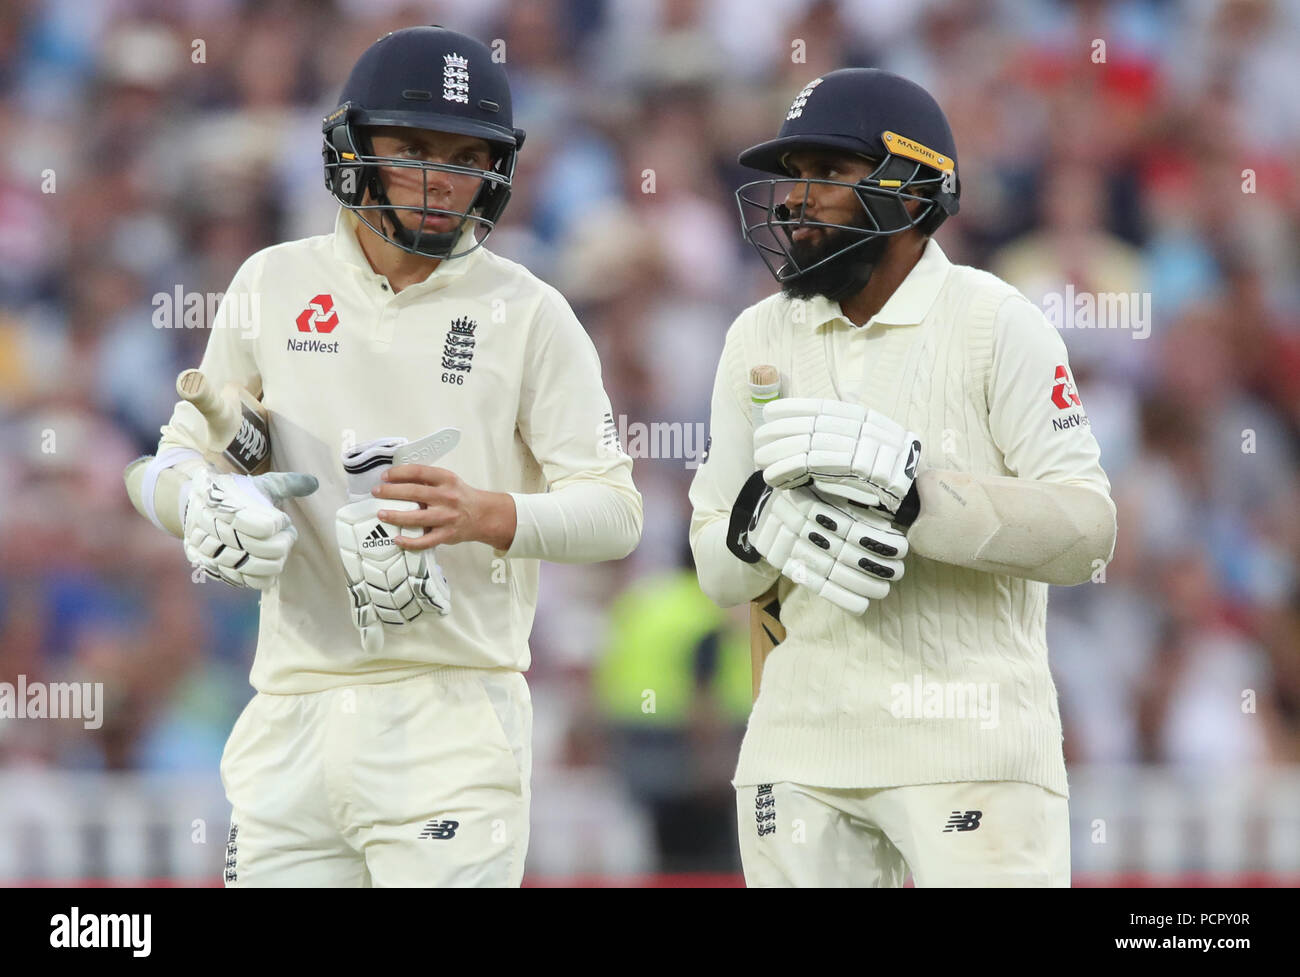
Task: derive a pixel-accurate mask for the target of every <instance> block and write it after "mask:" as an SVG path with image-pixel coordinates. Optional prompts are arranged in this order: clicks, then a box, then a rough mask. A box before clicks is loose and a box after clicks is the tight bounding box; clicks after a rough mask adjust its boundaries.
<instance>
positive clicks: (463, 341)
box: [442, 316, 478, 386]
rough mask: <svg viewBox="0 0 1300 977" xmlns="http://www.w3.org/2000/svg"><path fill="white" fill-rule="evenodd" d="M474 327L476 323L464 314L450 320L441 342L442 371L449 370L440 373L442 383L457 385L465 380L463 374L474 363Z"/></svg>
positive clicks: (476, 327) (475, 327) (467, 371)
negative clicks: (445, 336) (449, 325)
mask: <svg viewBox="0 0 1300 977" xmlns="http://www.w3.org/2000/svg"><path fill="white" fill-rule="evenodd" d="M476 329H478V323H477V322H475V321H474V320H472V319H470V318H467V317H466V316H461V317H460V318H458V319H454V320H452V323H451V328H450V329H448V330H447V338H446V339H445V340H443V344H442V368H443V370H444V371H451V372H444V373H443V374H442V382H443V383H453V384H456V385H458V386H459V385H461V384H463V383H464V382H465V374H467V373H469V371H470V368H471V367H473V365H474V343H475V339H474V331H475V330H476Z"/></svg>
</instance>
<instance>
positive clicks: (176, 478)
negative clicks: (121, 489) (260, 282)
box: [125, 256, 262, 538]
mask: <svg viewBox="0 0 1300 977" xmlns="http://www.w3.org/2000/svg"><path fill="white" fill-rule="evenodd" d="M255 259H256V256H254V257H253V258H250V259H249V260H248V261H246V262H244V264H243V265H242V266H241V267H240V269H239V271H238V272H236V274H235V277H234V280H233V281H232V282H231V284H230V288H229V289H228V290H227V292H226V295H225V297H224V298H223V299H222V302H221V305H220V306H219V307H218V309H217V313H216V317H215V319H214V320H213V324H212V329H211V330H210V332H209V335H208V345H207V349H206V350H205V352H204V354H203V362H202V364H201V365H200V369H202V370H203V372H204V374H205V375H206V376H207V378H208V379H209V381H211V382H212V383H213V385H214V386H215V387H216V388H217V389H220V388H221V387H223V386H224V385H225V384H226V383H228V382H231V381H234V382H236V383H238V384H240V385H241V386H244V387H246V388H248V389H249V390H250V391H252V392H253V393H254V394H255V395H256V394H259V393H260V392H261V389H262V378H261V376H260V374H259V373H258V370H257V364H256V361H255V358H254V355H253V339H255V338H256V336H257V335H258V332H259V330H258V326H259V323H256V322H253V323H244V322H236V321H234V320H233V319H232V316H234V315H236V314H237V311H238V310H239V309H241V308H243V309H248V308H251V309H257V305H256V303H251V302H247V301H246V300H245V301H243V302H241V301H240V300H239V296H240V295H241V294H245V295H246V294H247V293H249V292H250V291H251V290H252V288H253V270H252V266H253V263H254V261H255ZM232 296H234V297H235V298H234V300H233V301H232ZM240 327H242V328H240ZM161 434H162V438H161V440H160V441H159V444H158V452H157V454H156V455H155V456H153V457H150V456H148V455H146V456H145V457H143V458H139V459H137V460H136V461H134V462H132V463H131V464H130V465H129V466H128V467H127V470H126V472H125V478H126V483H127V492H128V494H129V495H130V496H131V501H132V503H133V504H134V505H135V507H136V509H137V510H138V511H139V512H140V513H141V514H142V515H144V516H145V517H146V518H148V519H149V521H150V522H152V523H153V524H154V525H155V526H157V527H158V528H160V529H162V530H164V531H165V532H168V533H170V534H171V535H173V536H176V537H178V538H181V537H183V536H184V531H183V528H182V524H183V521H184V513H185V504H186V502H187V500H188V496H189V488H190V482H191V480H192V478H193V476H194V475H195V473H197V472H198V471H200V470H207V469H209V465H208V464H207V462H206V461H204V459H203V457H202V453H203V452H204V451H205V450H207V448H208V425H207V422H206V421H205V420H204V418H203V415H202V414H201V413H199V410H198V408H197V407H195V406H194V405H193V404H191V403H189V402H188V401H185V400H181V401H178V402H177V404H176V407H175V408H174V410H173V411H172V416H171V420H170V421H169V422H168V423H167V424H165V425H164V426H163V428H162V430H161Z"/></svg>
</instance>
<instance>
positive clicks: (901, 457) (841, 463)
mask: <svg viewBox="0 0 1300 977" xmlns="http://www.w3.org/2000/svg"><path fill="white" fill-rule="evenodd" d="M920 460H921V441H920V439H919V438H918V437H917V436H916V435H915V434H914V433H912V432H911V431H905V430H903V428H902V427H901V426H900V425H899V424H897V423H896V422H894V421H893V420H891V419H890V418H889V417H887V416H886V415H884V414H882V413H880V412H879V411H874V410H868V409H866V408H864V407H860V406H858V405H856V404H849V403H845V402H843V401H838V400H816V399H809V398H789V399H786V400H776V401H773V402H772V403H770V404H768V405H767V406H766V407H765V408H764V409H763V423H762V424H761V425H759V427H758V428H757V429H756V430H755V431H754V464H755V465H756V466H758V467H759V468H761V469H762V470H763V480H764V481H765V482H767V484H768V485H771V486H772V487H773V488H793V487H795V486H799V485H807V484H808V483H810V482H811V483H812V484H813V486H814V487H815V488H816V489H817V491H818V492H820V493H821V494H822V495H824V496H827V497H831V498H833V499H840V500H843V501H844V502H851V503H853V504H855V505H858V506H864V507H867V508H873V509H880V510H882V511H884V512H887V513H889V514H890V515H891V516H892V515H895V514H896V513H897V512H898V510H899V507H900V506H901V505H902V503H903V500H904V498H906V497H907V495H908V492H909V491H910V490H911V488H912V483H913V482H914V481H915V480H916V470H917V465H918V464H919V463H920Z"/></svg>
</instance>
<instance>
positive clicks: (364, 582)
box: [334, 428, 460, 655]
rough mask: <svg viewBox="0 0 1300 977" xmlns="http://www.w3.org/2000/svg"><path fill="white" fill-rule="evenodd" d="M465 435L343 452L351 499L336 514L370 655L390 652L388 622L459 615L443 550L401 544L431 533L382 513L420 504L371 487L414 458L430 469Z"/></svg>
mask: <svg viewBox="0 0 1300 977" xmlns="http://www.w3.org/2000/svg"><path fill="white" fill-rule="evenodd" d="M459 437H460V433H459V432H458V431H457V430H456V429H454V428H446V429H444V430H442V431H439V432H438V433H437V434H434V435H430V436H429V437H427V438H422V439H421V440H419V441H416V442H408V441H407V440H406V438H381V439H379V440H376V441H368V442H366V443H365V444H360V445H357V446H356V447H355V448H350V449H348V450H346V451H344V452H343V468H344V470H345V471H346V472H347V475H348V499H349V502H348V504H347V505H345V506H343V507H342V508H340V509H339V510H338V512H337V513H336V514H335V520H334V525H335V531H336V534H337V537H338V544H339V554H340V555H341V556H342V559H343V570H344V573H346V575H347V578H348V592H349V593H350V594H351V596H352V622H353V624H355V625H356V627H357V629H358V630H359V631H360V632H361V644H362V647H363V648H365V650H366V652H367V653H368V654H372V655H373V654H378V653H379V652H380V651H382V650H383V647H384V626H385V625H393V626H403V625H407V624H410V623H411V622H412V621H414V620H416V619H417V618H419V617H420V616H421V615H422V614H423V613H424V612H425V611H426V610H432V611H435V612H436V613H438V614H439V615H443V616H445V615H447V614H450V613H451V586H450V585H449V584H448V583H447V577H446V575H445V574H444V573H443V572H442V568H441V567H439V566H438V563H437V561H436V559H435V558H434V550H436V549H437V547H433V548H431V549H427V550H419V551H408V550H403V549H402V548H401V547H399V546H398V545H397V544H396V543H394V542H393V537H394V536H396V535H402V536H409V537H419V536H421V535H423V534H424V530H423V529H421V528H419V527H410V526H406V527H398V526H394V525H392V524H391V523H385V522H381V521H380V519H379V510H380V509H389V510H393V511H404V510H410V509H418V508H420V504H419V503H418V502H411V501H409V500H406V499H377V498H375V497H374V496H373V495H371V493H370V490H371V489H372V488H374V487H375V486H376V485H378V484H380V480H381V475H382V473H383V471H384V470H385V469H387V468H389V467H391V466H392V465H394V464H398V465H400V464H404V463H406V462H408V461H414V462H418V463H419V464H428V463H430V462H431V461H433V460H434V459H436V458H437V457H439V456H441V455H443V454H445V453H446V452H447V451H450V450H451V448H452V447H454V445H455V443H456V442H457V441H458V440H459Z"/></svg>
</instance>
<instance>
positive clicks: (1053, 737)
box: [690, 68, 1116, 886]
mask: <svg viewBox="0 0 1300 977" xmlns="http://www.w3.org/2000/svg"><path fill="white" fill-rule="evenodd" d="M740 161H741V163H742V164H745V165H747V166H750V167H752V168H755V169H758V170H762V171H766V172H769V173H772V174H775V175H776V176H775V178H773V179H769V180H760V181H756V182H754V183H749V184H746V185H745V186H743V187H741V188H740V190H738V191H737V199H738V202H739V204H740V209H741V215H742V226H743V229H744V234H745V237H746V239H747V240H749V241H750V243H751V244H753V245H754V246H755V247H756V248H757V249H758V251H759V253H760V254H761V255H762V256H763V258H764V260H765V261H766V263H767V264H768V267H769V269H770V270H771V271H772V272H773V273H774V275H775V277H776V279H777V281H778V282H779V283H780V285H781V292H780V294H777V295H773V296H771V297H769V298H767V299H764V300H763V301H761V302H758V303H757V304H755V305H753V306H751V307H750V308H748V309H746V310H745V311H744V312H742V313H741V314H740V315H739V317H738V318H737V319H736V321H735V323H734V324H733V325H732V327H731V329H730V330H729V332H728V334H727V339H726V344H725V347H724V350H723V353H722V358H721V362H720V364H719V366H718V371H717V378H716V382H715V385H714V389H713V402H712V420H711V423H712V428H711V448H710V451H709V453H708V460H707V462H706V463H704V464H703V465H701V466H700V468H699V469H698V470H697V472H696V476H695V480H694V482H693V484H692V486H691V493H690V495H691V501H692V504H693V506H694V516H693V519H692V523H691V545H692V547H693V549H694V553H695V559H696V563H697V566H698V571H699V579H700V584H701V586H702V587H703V589H704V591H705V592H706V593H707V594H708V595H709V596H710V597H712V598H713V599H714V600H715V601H716V602H717V603H719V604H722V605H726V606H729V605H735V604H739V603H742V602H744V601H749V600H752V599H754V598H755V597H757V596H758V595H760V594H763V593H764V592H765V591H766V590H767V589H768V588H769V587H770V586H771V585H772V584H773V583H775V582H777V581H778V580H779V586H778V596H779V599H780V623H781V625H783V626H784V628H785V630H786V637H785V639H784V640H783V641H781V642H780V643H779V644H778V645H777V646H776V647H775V649H774V650H773V651H772V652H771V654H770V657H768V659H767V661H766V667H765V668H764V670H763V673H762V681H761V688H760V690H759V692H758V696H757V700H756V702H755V705H754V709H753V712H752V714H751V717H750V720H749V725H748V728H747V730H746V733H745V738H744V742H743V745H742V747H741V751H740V758H739V762H738V765H737V769H736V776H735V780H734V782H733V783H734V785H735V787H736V798H737V812H738V824H739V832H740V850H741V855H742V859H743V863H744V870H745V878H746V881H747V882H748V883H749V884H750V885H753V886H899V885H902V884H903V883H904V879H905V877H906V874H907V871H908V870H910V871H911V872H912V875H913V877H914V880H915V883H916V885H918V886H1065V885H1068V884H1069V880H1070V838H1069V820H1068V810H1067V797H1068V790H1067V785H1066V774H1065V763H1064V757H1063V753H1062V747H1061V741H1062V734H1061V721H1060V716H1059V713H1058V711H1057V702H1056V689H1055V687H1054V685H1053V683H1052V676H1051V673H1050V672H1049V670H1048V663H1047V646H1046V640H1045V616H1046V612H1047V591H1048V584H1062V585H1069V584H1078V583H1082V582H1084V581H1087V580H1089V579H1090V578H1092V577H1093V575H1094V574H1096V573H1097V572H1098V571H1099V570H1100V569H1101V568H1102V567H1104V566H1105V565H1106V563H1107V562H1109V560H1110V558H1111V555H1112V553H1113V549H1114V542H1115V531H1116V525H1115V507H1114V505H1113V503H1112V502H1111V499H1110V494H1109V493H1110V483H1109V481H1108V479H1107V477H1106V475H1105V473H1104V472H1103V471H1102V468H1101V464H1100V453H1099V449H1098V446H1097V442H1096V440H1095V439H1094V438H1093V435H1092V432H1091V430H1090V428H1089V426H1088V417H1087V414H1086V413H1085V412H1084V409H1083V405H1082V403H1081V402H1080V399H1079V395H1078V391H1077V390H1076V389H1075V387H1074V384H1073V382H1072V380H1071V377H1070V367H1069V363H1068V361H1067V358H1066V351H1065V346H1064V344H1063V343H1062V341H1061V339H1060V337H1059V336H1058V335H1057V334H1056V332H1055V331H1054V330H1053V329H1052V327H1051V326H1050V325H1049V324H1048V322H1047V321H1046V319H1045V318H1044V316H1043V315H1042V314H1041V312H1040V311H1039V310H1038V309H1037V308H1035V307H1034V306H1033V305H1031V304H1030V303H1029V302H1028V301H1027V300H1026V299H1025V298H1024V296H1022V295H1021V294H1020V293H1019V292H1017V291H1016V290H1015V289H1014V288H1012V287H1011V286H1009V285H1007V284H1006V283H1004V282H1002V281H1001V280H999V279H998V278H996V277H994V276H993V275H990V274H988V273H986V272H983V271H979V270H977V269H974V268H969V267H964V266H960V265H954V264H952V263H951V262H950V261H949V260H948V258H947V257H945V255H944V253H943V251H942V250H941V249H940V247H939V245H938V244H937V243H936V242H935V241H934V240H933V239H932V235H933V233H934V232H935V230H936V229H937V228H938V227H939V226H940V225H941V224H942V223H943V221H944V220H945V219H946V218H947V217H949V216H951V215H952V214H955V213H956V212H957V207H958V198H959V196H960V192H961V183H960V180H959V178H958V174H959V169H958V163H957V151H956V146H955V145H954V142H953V137H952V133H951V131H950V130H949V126H948V122H947V120H946V119H945V117H944V114H943V112H942V110H941V109H940V108H939V106H938V104H937V103H936V102H935V101H934V99H933V98H931V97H930V95H929V94H927V93H926V92H925V91H924V90H923V89H921V88H920V87H918V86H917V85H915V84H913V83H911V82H909V81H907V80H905V79H903V78H900V77H898V76H897V75H893V74H890V73H888V72H885V71H880V70H875V69H856V68H851V69H845V70H840V71H833V72H831V73H830V74H827V75H825V76H823V77H821V78H817V79H815V80H813V81H812V82H810V83H809V84H808V85H807V86H806V87H805V88H804V89H803V90H802V91H801V92H799V94H798V96H797V97H796V98H795V100H794V102H793V104H792V105H791V107H790V109H789V112H788V114H787V115H786V117H785V121H784V124H783V125H782V127H781V130H780V134H779V136H778V137H777V138H776V139H773V140H771V141H768V142H764V143H762V144H761V145H758V146H754V147H753V148H751V149H748V150H746V151H745V152H744V153H742V154H741V156H740ZM764 365H766V366H773V367H775V368H776V369H777V371H779V375H780V391H779V399H776V400H775V401H772V402H770V403H768V404H767V405H766V406H765V407H763V408H762V411H761V416H760V417H758V418H755V417H754V416H753V411H752V409H751V399H752V398H751V388H750V385H749V384H750V373H749V371H750V370H751V369H752V368H754V367H756V366H764Z"/></svg>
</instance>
